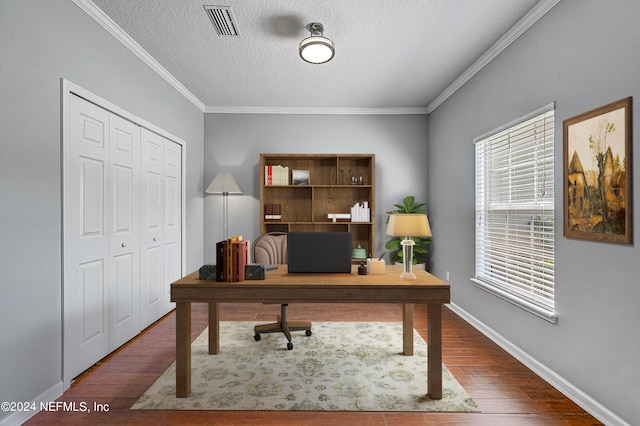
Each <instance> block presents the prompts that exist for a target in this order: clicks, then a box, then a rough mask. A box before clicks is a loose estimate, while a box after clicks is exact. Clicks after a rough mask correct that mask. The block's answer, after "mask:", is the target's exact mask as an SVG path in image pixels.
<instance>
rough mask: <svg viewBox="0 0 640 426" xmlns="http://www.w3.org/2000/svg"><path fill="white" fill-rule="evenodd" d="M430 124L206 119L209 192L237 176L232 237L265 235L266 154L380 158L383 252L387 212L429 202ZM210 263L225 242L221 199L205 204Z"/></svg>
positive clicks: (364, 118)
mask: <svg viewBox="0 0 640 426" xmlns="http://www.w3.org/2000/svg"><path fill="white" fill-rule="evenodd" d="M426 135H427V117H426V116H424V115H275V114H274V115H252V114H206V115H205V147H204V154H205V155H204V156H205V171H204V180H205V185H209V183H210V182H211V181H212V180H213V178H214V177H215V175H216V173H218V172H221V171H226V172H230V173H232V174H233V175H234V176H235V178H236V180H237V181H238V183H239V184H240V186H241V187H242V189H243V190H244V195H241V196H229V234H230V235H235V234H241V235H243V236H244V237H245V238H248V239H254V238H255V237H256V236H257V235H258V233H259V231H260V222H259V209H260V204H259V201H260V188H259V182H260V174H259V173H261V171H260V170H258V169H259V165H260V154H261V153H292V154H302V153H310V154H322V153H329V154H335V153H341V154H343V153H363V154H369V153H373V154H376V222H377V226H376V236H377V238H376V242H377V244H376V253H378V255H379V254H381V253H382V252H383V251H384V248H383V247H384V243H385V241H386V239H387V237H386V235H385V230H386V227H385V221H386V214H385V212H386V211H388V210H391V209H392V208H393V204H394V203H398V202H400V201H402V198H403V197H404V196H406V195H415V197H416V200H418V201H422V202H426V199H427V184H426V182H427V167H426V164H425V158H426V156H427V145H426ZM204 211H205V213H204V215H205V260H207V261H208V262H213V263H215V250H214V249H215V243H216V241H219V240H221V239H222V238H224V231H223V229H222V221H221V219H220V218H221V216H222V197H221V196H220V195H213V194H210V195H207V196H206V197H205V209H204Z"/></svg>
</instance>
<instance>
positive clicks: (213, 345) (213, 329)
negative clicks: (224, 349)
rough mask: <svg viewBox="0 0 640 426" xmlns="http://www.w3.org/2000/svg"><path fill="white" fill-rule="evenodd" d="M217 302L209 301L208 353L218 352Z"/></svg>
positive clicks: (218, 325) (218, 316) (218, 323)
mask: <svg viewBox="0 0 640 426" xmlns="http://www.w3.org/2000/svg"><path fill="white" fill-rule="evenodd" d="M219 312H220V311H219V309H218V304H217V303H213V302H210V303H209V355H215V354H217V353H218V352H220V314H219Z"/></svg>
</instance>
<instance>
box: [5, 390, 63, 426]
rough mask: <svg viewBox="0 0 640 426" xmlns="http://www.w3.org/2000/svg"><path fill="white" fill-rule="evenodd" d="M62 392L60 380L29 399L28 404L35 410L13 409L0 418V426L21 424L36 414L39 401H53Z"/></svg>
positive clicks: (38, 409)
mask: <svg viewBox="0 0 640 426" xmlns="http://www.w3.org/2000/svg"><path fill="white" fill-rule="evenodd" d="M63 392H64V387H63V384H62V381H60V382H58V383H56V384H55V385H53V386H52V387H51V388H49V390H47V391H45V392H43V393H42V394H40V395H39V396H38V397H37V398H36V399H34V400H33V401H29V405H32V406H33V407H36V409H35V410H26V411H15V412H13V414H11V415H10V416H8V417H5V418H4V419H2V420H0V426H13V425H21V424H23V423H25V422H26V421H27V420H29V419H30V418H31V417H33V416H35V415H36V414H38V412H39V411H40V404H41V403H47V402H51V401H55V400H56V399H58V398H59V397H60V396H62V393H63ZM16 402H17V401H16Z"/></svg>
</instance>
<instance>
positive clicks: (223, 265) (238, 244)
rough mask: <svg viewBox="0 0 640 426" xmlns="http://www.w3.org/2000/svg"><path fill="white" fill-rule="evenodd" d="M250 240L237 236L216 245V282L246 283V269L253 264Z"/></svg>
mask: <svg viewBox="0 0 640 426" xmlns="http://www.w3.org/2000/svg"><path fill="white" fill-rule="evenodd" d="M249 249H250V244H249V240H243V239H242V236H241V235H236V236H234V237H231V238H229V239H226V240H222V241H218V242H217V243H216V281H224V282H236V281H244V279H245V270H244V267H245V266H246V265H247V264H248V263H250V262H251V259H250V258H249V257H250V256H249Z"/></svg>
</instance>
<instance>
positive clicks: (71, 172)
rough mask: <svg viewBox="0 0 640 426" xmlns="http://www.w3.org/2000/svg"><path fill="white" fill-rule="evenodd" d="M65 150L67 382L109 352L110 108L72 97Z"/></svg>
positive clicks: (65, 366)
mask: <svg viewBox="0 0 640 426" xmlns="http://www.w3.org/2000/svg"><path fill="white" fill-rule="evenodd" d="M66 119H67V120H68V121H67V126H68V132H69V133H68V139H67V140H66V141H65V150H64V160H63V161H64V167H65V173H64V181H65V182H64V222H63V228H64V230H63V233H64V247H65V256H64V263H63V274H64V307H63V311H64V329H65V339H64V347H63V351H64V353H65V365H64V369H63V370H64V372H63V374H64V380H65V382H67V383H68V382H70V381H71V379H73V378H74V377H75V376H76V375H78V374H79V373H81V372H82V371H84V370H85V369H87V368H88V367H90V366H91V365H93V364H94V363H95V362H96V361H97V360H99V359H100V358H102V357H104V356H105V355H106V354H107V353H109V324H108V319H109V311H108V265H109V259H108V252H109V235H108V234H109V232H108V224H107V214H106V206H107V198H108V193H109V190H108V189H109V166H108V161H109V152H108V132H109V113H108V111H106V110H104V109H102V108H100V107H98V106H96V105H94V104H92V103H89V102H87V101H85V100H84V99H82V98H79V97H77V96H70V97H69V110H68V117H66Z"/></svg>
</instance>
